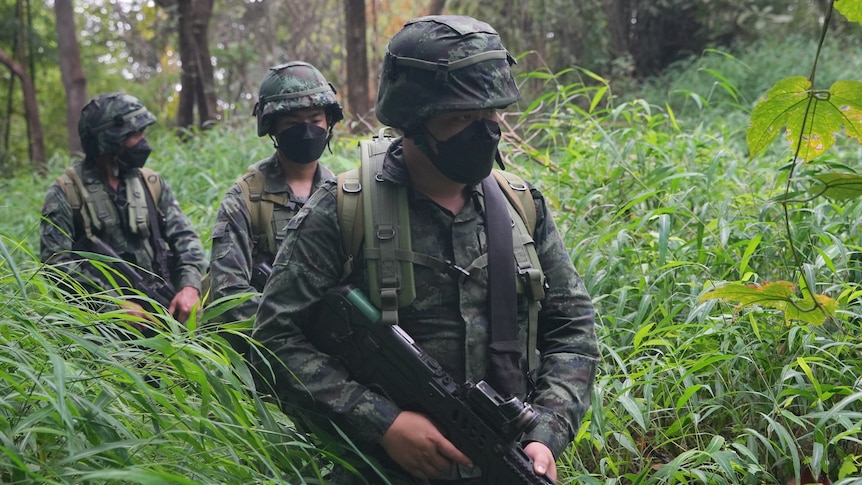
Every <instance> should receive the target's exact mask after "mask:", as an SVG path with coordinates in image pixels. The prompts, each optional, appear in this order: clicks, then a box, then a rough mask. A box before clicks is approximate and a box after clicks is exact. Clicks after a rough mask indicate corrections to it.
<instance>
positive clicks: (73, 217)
mask: <svg viewBox="0 0 862 485" xmlns="http://www.w3.org/2000/svg"><path fill="white" fill-rule="evenodd" d="M155 122H156V118H155V116H153V114H152V113H150V112H149V111H148V110H147V108H145V107H144V105H143V104H142V103H141V102H140V101H139V100H138V99H137V98H135V97H133V96H130V95H128V94H124V93H111V94H102V95H99V96H96V97H95V98H93V99H92V100H91V101H90V102H89V103H88V104H87V105H86V106H84V108H83V109H82V110H81V117H80V119H79V120H78V133H79V134H80V136H81V143H82V145H83V148H84V154H85V158H84V160H79V161H76V162H75V163H74V164H73V165H72V166H71V167H70V168H68V169H67V170H66V171H65V173H64V174H63V175H62V176H60V177H58V179H57V181H56V182H55V183H54V184H52V185H51V186H50V187H49V188H48V193H47V195H46V196H45V203H44V205H43V207H42V223H41V228H40V246H41V249H40V257H41V260H42V262H43V263H48V264H52V265H54V266H55V267H57V268H59V269H60V270H61V271H63V272H65V273H67V274H68V275H70V276H71V277H72V278H73V279H75V280H77V281H79V282H80V283H81V285H83V287H84V288H89V289H92V290H93V291H101V290H103V289H106V290H112V288H111V284H110V283H109V282H108V280H107V279H106V277H105V275H104V274H103V273H102V272H100V271H98V270H96V269H95V268H94V267H93V266H91V265H88V264H85V262H84V261H81V259H80V257H79V256H78V255H76V254H75V253H73V252H72V250H73V249H79V248H86V249H87V250H91V249H90V248H91V247H90V246H86V245H83V246H82V244H84V243H87V242H92V241H98V242H99V243H100V244H101V243H104V245H106V246H107V248H108V250H109V251H110V252H113V253H115V254H116V255H117V256H119V257H120V258H121V259H123V260H125V261H127V262H128V263H131V264H130V265H128V266H129V267H133V268H136V270H139V272H140V273H141V274H143V275H144V276H143V278H144V279H145V280H147V281H148V282H151V283H154V284H155V285H167V287H170V288H172V289H173V288H176V289H177V291H171V292H170V293H172V294H171V295H170V298H169V299H167V302H166V303H165V306H166V307H167V309H168V311H169V312H170V313H171V314H173V315H175V316H176V318H177V320H179V321H180V322H185V321H186V320H187V319H188V317H189V315H190V314H191V312H192V311H193V309H194V308H195V307H196V306H197V305H198V303H199V301H200V300H199V295H200V288H201V274H202V272H203V271H204V270H205V268H206V260H205V259H204V254H203V246H202V245H201V241H200V238H199V237H198V235H197V234H196V233H195V231H194V229H193V228H192V225H191V223H190V222H189V220H188V219H187V218H186V216H185V215H184V214H183V213H182V211H181V210H180V207H179V205H178V204H177V201H176V199H175V198H174V194H173V192H172V191H171V188H170V186H169V185H168V183H167V182H165V180H164V179H163V178H162V177H161V175H159V174H157V173H155V172H153V171H152V170H149V169H147V168H144V164H145V163H146V162H147V159H148V158H149V155H150V146H149V144H148V143H147V139H146V136H145V131H146V128H147V127H148V126H150V125H152V124H153V123H155ZM118 280H119V279H118ZM113 290H117V289H116V288H114V289H113ZM138 290H141V288H138ZM148 296H151V297H152V296H154V295H148ZM142 304H143V303H141V302H135V301H134V300H131V299H127V300H124V306H125V307H126V308H127V309H128V310H129V312H130V313H131V314H133V315H135V316H137V317H139V319H141V320H138V321H137V322H142V321H144V319H146V320H152V318H153V317H152V315H151V314H150V313H148V312H145V311H144V310H143V308H142ZM137 322H133V323H132V324H133V325H134V326H136V327H138V328H140V329H143V328H144V326H143V325H140V324H139V323H137Z"/></svg>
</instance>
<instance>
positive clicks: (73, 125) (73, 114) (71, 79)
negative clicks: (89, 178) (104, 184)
mask: <svg viewBox="0 0 862 485" xmlns="http://www.w3.org/2000/svg"><path fill="white" fill-rule="evenodd" d="M54 15H55V16H56V17H57V44H58V45H59V48H60V74H61V76H62V79H63V87H64V88H65V89H66V130H67V131H68V132H69V153H70V154H72V155H83V150H82V149H81V138H80V136H79V135H78V118H79V117H80V116H81V109H82V108H83V107H84V105H85V104H87V78H86V77H85V76H84V70H83V69H82V68H81V52H80V49H79V47H78V37H77V32H78V31H77V30H76V29H75V16H74V9H73V8H72V0H54Z"/></svg>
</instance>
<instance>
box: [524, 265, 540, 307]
mask: <svg viewBox="0 0 862 485" xmlns="http://www.w3.org/2000/svg"><path fill="white" fill-rule="evenodd" d="M518 274H519V275H520V276H521V277H522V278H523V279H524V281H525V283H526V286H527V288H529V289H530V295H529V296H530V299H532V300H533V301H540V300H543V299H544V298H545V278H544V273H542V272H541V271H540V270H538V269H536V268H527V269H522V270H520V271H519V272H518Z"/></svg>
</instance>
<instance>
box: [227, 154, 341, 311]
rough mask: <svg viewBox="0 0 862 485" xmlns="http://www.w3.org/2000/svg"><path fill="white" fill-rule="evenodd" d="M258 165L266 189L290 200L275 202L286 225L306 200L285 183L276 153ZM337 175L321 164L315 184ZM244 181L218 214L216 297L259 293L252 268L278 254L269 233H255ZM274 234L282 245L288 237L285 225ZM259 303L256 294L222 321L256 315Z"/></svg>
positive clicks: (275, 219) (278, 216)
mask: <svg viewBox="0 0 862 485" xmlns="http://www.w3.org/2000/svg"><path fill="white" fill-rule="evenodd" d="M258 167H259V169H260V171H261V173H262V174H264V176H265V177H266V179H265V182H264V183H265V185H264V192H265V193H266V194H272V195H275V196H278V197H284V198H285V200H287V204H286V205H282V204H278V203H276V204H274V207H273V214H272V219H273V223H274V224H276V225H281V222H283V223H284V224H286V223H287V221H288V220H289V219H290V218H291V217H292V216H293V215H294V214H295V213H296V212H297V211H298V210H299V209H300V208H301V207H302V206H303V204H304V203H305V200H304V199H301V198H299V197H297V196H295V195H294V194H293V192H292V191H291V190H290V186H288V185H287V184H286V183H285V182H284V172H283V171H282V166H281V163H279V160H278V157H277V156H276V155H273V156H272V157H270V158H268V159H265V160H261V161H260V162H258ZM333 177H334V175H333V174H332V172H331V171H330V170H329V169H327V168H326V167H324V166H323V165H320V164H318V166H317V171H316V172H315V173H314V187H315V188H317V187H319V186H320V185H321V184H322V183H323V182H324V181H325V180H327V179H331V178H333ZM241 180H242V179H240V180H238V181H237V182H236V183H234V185H233V186H232V187H231V188H230V189H229V190H228V191H227V193H226V194H225V196H224V198H223V199H222V201H221V204H219V208H218V214H217V215H216V223H215V227H214V229H213V233H212V237H213V243H212V253H211V260H210V278H211V280H210V281H211V283H210V284H211V290H210V293H211V297H210V298H211V299H212V300H216V299H218V298H221V297H224V296H229V295H236V294H240V293H259V292H260V291H261V290H263V288H255V287H253V286H252V284H251V273H252V269H253V268H255V267H257V266H258V265H259V264H260V263H261V262H265V263H267V264H270V265H272V263H273V260H274V259H275V255H274V254H270V253H269V251H268V250H267V249H266V240H265V236H263V235H256V234H253V230H252V227H251V217H250V215H249V207H248V206H247V205H246V202H245V198H244V197H243V195H242V189H241V188H240V185H239V184H240V183H241ZM274 233H275V235H276V243H277V244H278V245H280V244H281V241H282V240H283V239H284V230H283V228H282V227H276V228H275V231H274ZM259 302H260V295H256V296H254V297H252V298H251V299H249V300H247V301H245V302H244V303H243V304H241V305H239V306H237V307H234V308H233V309H231V310H229V311H228V312H226V313H225V314H223V315H222V316H221V318H220V320H222V321H226V322H236V321H243V320H247V319H249V318H252V317H254V314H255V312H256V311H257V305H258V303H259Z"/></svg>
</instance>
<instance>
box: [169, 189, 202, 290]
mask: <svg viewBox="0 0 862 485" xmlns="http://www.w3.org/2000/svg"><path fill="white" fill-rule="evenodd" d="M159 182H160V183H161V184H162V194H161V197H159V210H160V211H161V213H162V214H164V218H165V227H164V234H163V236H164V238H165V241H167V243H168V245H169V246H170V247H171V251H172V252H173V254H174V260H175V261H174V266H173V267H172V268H171V276H172V278H173V279H174V281H175V282H176V285H177V289H178V290H179V289H180V288H185V287H187V286H191V287H192V288H196V289H197V290H198V292H200V291H201V277H202V275H203V273H204V271H206V266H207V263H206V259H205V258H204V248H203V244H201V238H200V236H198V234H197V233H196V232H195V230H194V228H193V227H192V224H191V222H190V221H189V219H188V218H187V217H186V216H185V214H183V211H182V210H181V209H180V206H179V204H178V203H177V199H176V198H175V197H174V192H173V191H172V190H171V187H170V186H169V185H168V183H167V182H166V181H165V179H164V178H162V176H161V175H160V176H159Z"/></svg>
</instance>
